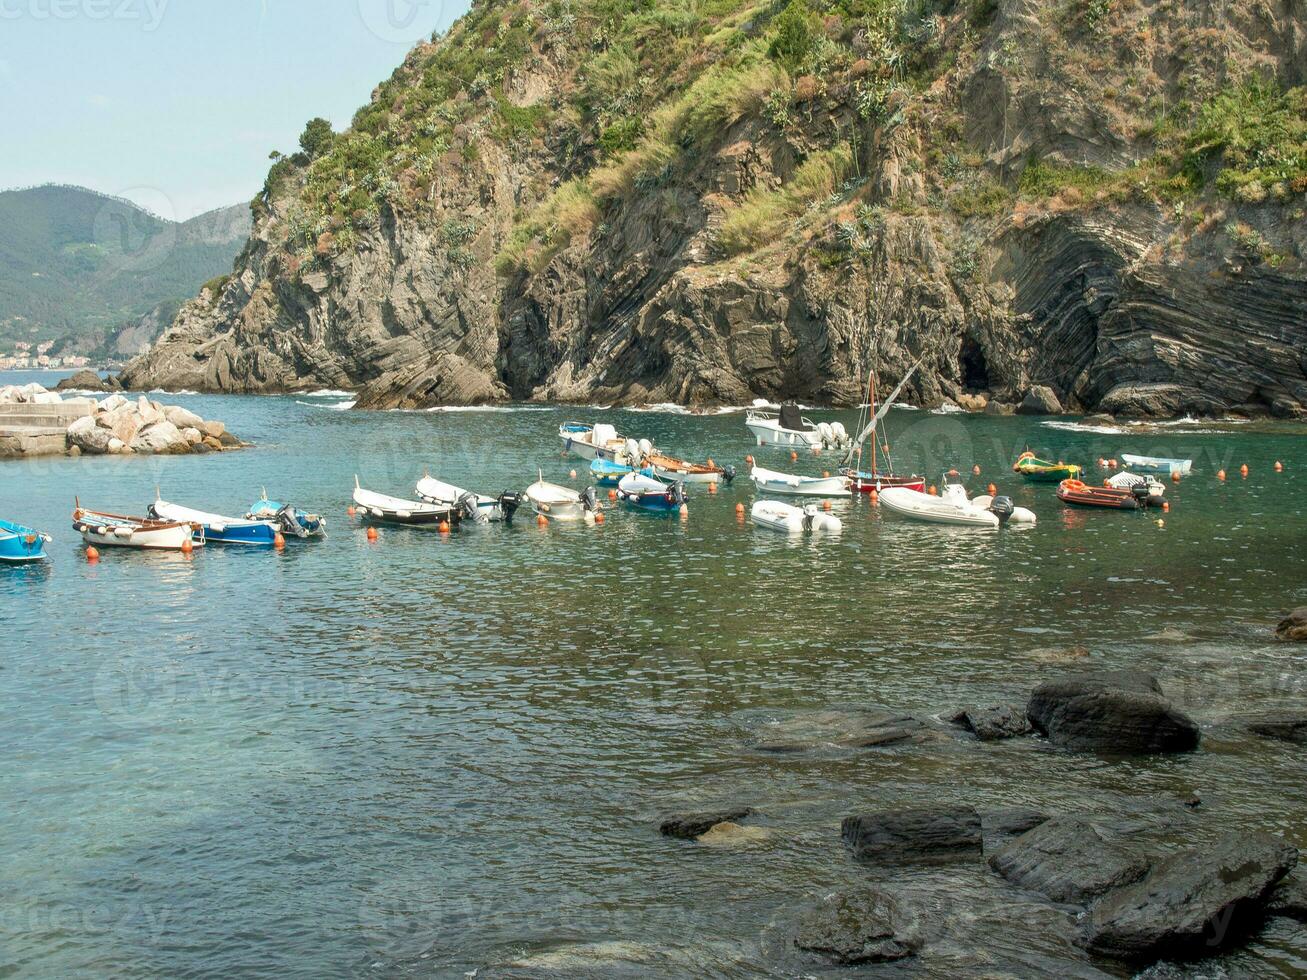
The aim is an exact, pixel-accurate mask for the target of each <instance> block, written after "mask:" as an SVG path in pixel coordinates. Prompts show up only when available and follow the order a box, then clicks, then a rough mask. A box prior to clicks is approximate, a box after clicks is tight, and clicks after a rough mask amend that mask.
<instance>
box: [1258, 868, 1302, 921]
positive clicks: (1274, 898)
mask: <svg viewBox="0 0 1307 980" xmlns="http://www.w3.org/2000/svg"><path fill="white" fill-rule="evenodd" d="M1266 912H1267V914H1268V915H1282V916H1284V917H1285V918H1288V919H1297V920H1298V921H1299V922H1307V881H1304V880H1303V879H1302V877H1300V876H1299V875H1294V876H1292V877H1290V878H1286V879H1284V880H1283V881H1281V882H1280V884H1279V885H1278V886H1277V887H1276V889H1275V891H1273V892H1272V893H1271V898H1270V901H1269V902H1267V905H1266Z"/></svg>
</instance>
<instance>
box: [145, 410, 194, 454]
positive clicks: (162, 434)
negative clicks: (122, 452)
mask: <svg viewBox="0 0 1307 980" xmlns="http://www.w3.org/2000/svg"><path fill="white" fill-rule="evenodd" d="M131 447H132V451H133V452H138V453H156V454H160V455H163V454H167V453H185V452H189V451H190V448H191V446H190V443H188V442H187V441H186V437H185V436H183V435H182V434H181V430H179V429H178V428H177V426H175V425H173V424H172V423H171V422H169V421H168V420H167V419H160V420H159V421H157V422H152V423H150V424H148V425H143V426H141V429H140V431H139V432H137V433H136V438H135V439H133V440H132V442H131Z"/></svg>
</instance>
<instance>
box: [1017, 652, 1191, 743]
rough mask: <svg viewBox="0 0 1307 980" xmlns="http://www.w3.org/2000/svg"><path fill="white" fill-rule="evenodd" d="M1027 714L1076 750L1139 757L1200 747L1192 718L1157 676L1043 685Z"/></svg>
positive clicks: (1124, 674)
mask: <svg viewBox="0 0 1307 980" xmlns="http://www.w3.org/2000/svg"><path fill="white" fill-rule="evenodd" d="M1026 713H1027V714H1028V715H1029V717H1030V722H1031V724H1032V725H1034V727H1035V730H1036V731H1038V732H1040V733H1041V734H1044V735H1046V736H1048V738H1049V740H1050V741H1052V742H1053V743H1054V744H1056V745H1060V746H1062V747H1064V748H1068V749H1074V750H1076V751H1082V752H1101V753H1104V754H1122V755H1138V754H1148V753H1154V752H1189V751H1192V750H1193V749H1195V748H1197V747H1198V740H1199V731H1198V726H1197V725H1196V724H1195V723H1194V722H1193V720H1192V719H1190V718H1189V717H1188V716H1187V715H1185V714H1183V713H1182V712H1180V711H1177V710H1176V709H1175V708H1173V707H1172V706H1171V703H1170V702H1169V701H1167V700H1166V698H1165V697H1163V695H1162V688H1161V685H1159V684H1158V683H1157V679H1156V678H1154V677H1151V676H1149V675H1147V674H1141V673H1137V672H1133V671H1117V672H1106V673H1098V674H1085V675H1080V676H1071V677H1065V678H1061V679H1058V680H1054V681H1049V682H1048V683H1045V684H1041V685H1040V686H1039V687H1037V688H1036V689H1035V691H1034V693H1032V694H1031V696H1030V703H1029V704H1028V705H1027V706H1026Z"/></svg>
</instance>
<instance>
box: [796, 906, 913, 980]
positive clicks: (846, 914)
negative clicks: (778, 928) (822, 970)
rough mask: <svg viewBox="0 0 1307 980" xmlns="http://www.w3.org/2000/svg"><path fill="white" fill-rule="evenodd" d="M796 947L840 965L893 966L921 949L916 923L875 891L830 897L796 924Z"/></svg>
mask: <svg viewBox="0 0 1307 980" xmlns="http://www.w3.org/2000/svg"><path fill="white" fill-rule="evenodd" d="M793 932H794V938H793V942H794V946H795V947H796V948H797V949H800V950H803V951H804V952H809V953H815V954H817V955H819V956H821V957H822V958H823V959H826V960H828V961H830V962H832V963H836V964H838V965H840V966H857V965H859V964H862V963H889V962H893V961H895V960H902V959H906V958H907V957H909V956H912V955H913V954H914V953H915V952H916V951H917V950H918V949H920V948H921V937H920V934H919V932H918V930H917V928H916V924H915V922H914V921H913V920H912V917H911V916H909V915H908V914H907V913H906V912H905V911H904V910H903V909H902V908H901V907H900V905H899V904H898V902H896V901H895V899H894V898H893V896H891V895H889V894H888V893H886V892H883V891H878V890H876V889H865V890H861V891H856V892H837V893H835V894H832V895H827V896H826V897H824V898H823V899H821V901H819V902H818V903H817V904H816V905H814V906H813V907H812V908H810V909H808V910H807V911H806V912H804V913H803V914H802V915H801V916H800V917H799V920H798V922H797V923H796V924H795V926H794V930H793Z"/></svg>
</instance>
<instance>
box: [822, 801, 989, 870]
mask: <svg viewBox="0 0 1307 980" xmlns="http://www.w3.org/2000/svg"><path fill="white" fill-rule="evenodd" d="M841 833H842V834H843V836H844V840H845V841H846V842H847V843H848V844H849V846H850V847H851V848H852V850H853V857H854V858H855V859H856V860H859V861H873V862H874V861H895V860H902V859H914V858H948V857H960V856H962V855H966V854H973V853H974V854H979V853H980V850H981V822H980V814H979V813H977V812H976V811H975V810H974V809H972V808H971V807H968V806H961V807H933V808H923V809H905V810H880V811H877V812H873V813H865V814H860V815H856V816H851V817H845V818H844V822H843V824H842V826H841Z"/></svg>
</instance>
